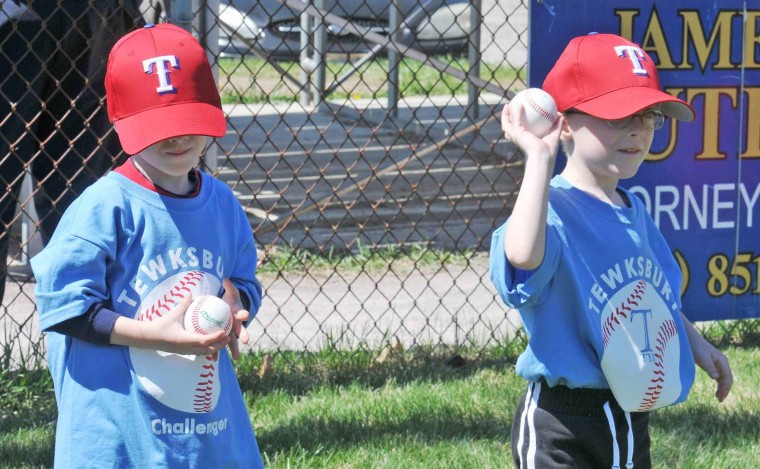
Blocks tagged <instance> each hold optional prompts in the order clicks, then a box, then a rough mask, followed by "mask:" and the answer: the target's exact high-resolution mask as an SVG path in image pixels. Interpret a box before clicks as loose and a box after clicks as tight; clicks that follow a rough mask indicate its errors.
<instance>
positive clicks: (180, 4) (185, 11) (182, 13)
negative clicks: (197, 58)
mask: <svg viewBox="0 0 760 469" xmlns="http://www.w3.org/2000/svg"><path fill="white" fill-rule="evenodd" d="M169 19H170V20H171V22H172V23H173V24H175V25H177V26H179V27H180V28H182V29H185V30H187V32H189V33H191V34H192V32H193V0H174V1H172V3H171V18H169Z"/></svg>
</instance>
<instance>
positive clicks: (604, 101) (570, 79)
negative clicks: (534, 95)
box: [543, 33, 695, 121]
mask: <svg viewBox="0 0 760 469" xmlns="http://www.w3.org/2000/svg"><path fill="white" fill-rule="evenodd" d="M543 89H544V91H546V92H547V93H549V94H550V95H551V96H552V97H553V98H554V101H555V102H556V103H557V110H558V111H560V112H564V111H566V110H568V109H570V108H574V109H578V110H579V111H582V112H585V113H586V114H591V115H592V116H595V117H598V118H600V119H622V118H623V117H628V116H630V115H632V114H636V113H637V112H639V111H640V110H642V109H644V108H647V107H649V106H652V105H653V104H660V105H661V106H660V109H661V110H662V112H663V113H665V115H666V116H668V117H672V118H674V119H678V120H683V121H691V120H694V117H695V113H694V109H692V107H691V106H690V105H689V104H688V103H686V102H685V101H682V100H680V99H678V98H676V97H673V96H671V95H669V94H668V93H665V92H663V91H662V90H661V88H660V80H659V78H658V76H657V69H656V68H655V64H654V62H653V61H652V59H651V57H649V55H648V54H647V53H646V52H644V50H643V49H642V48H641V47H639V45H638V44H635V43H633V42H631V41H628V40H626V39H625V38H622V37H620V36H617V35H614V34H597V33H592V34H589V35H587V36H580V37H576V38H574V39H573V40H571V41H570V43H569V44H568V45H567V47H566V48H565V50H564V51H563V52H562V55H560V57H559V59H557V62H556V63H555V64H554V67H552V69H551V70H550V71H549V74H548V75H547V77H546V80H544V84H543Z"/></svg>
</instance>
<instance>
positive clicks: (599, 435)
mask: <svg viewBox="0 0 760 469" xmlns="http://www.w3.org/2000/svg"><path fill="white" fill-rule="evenodd" d="M649 448H650V440H649V413H647V412H626V411H624V410H623V409H621V408H620V406H619V405H618V403H617V401H616V400H615V398H614V396H613V395H612V392H611V391H609V390H607V389H571V388H568V387H566V386H554V387H551V388H550V387H549V386H547V385H546V383H530V384H529V386H528V391H527V393H526V394H525V396H523V398H522V400H521V401H520V405H519V406H518V407H517V410H516V411H515V418H514V422H513V424H512V455H513V457H514V461H515V464H516V465H517V467H519V468H531V469H533V468H536V469H544V468H608V469H609V468H636V469H645V468H650V467H651V466H652V462H651V457H650V453H649Z"/></svg>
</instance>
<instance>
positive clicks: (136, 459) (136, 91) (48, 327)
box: [32, 24, 262, 468]
mask: <svg viewBox="0 0 760 469" xmlns="http://www.w3.org/2000/svg"><path fill="white" fill-rule="evenodd" d="M105 81H106V96H107V105H108V115H109V118H110V119H111V122H113V123H114V126H115V128H116V130H117V132H118V135H119V140H120V141H121V144H122V146H123V148H124V150H125V151H126V152H127V153H128V154H130V155H133V156H132V157H131V158H130V159H129V160H128V161H127V162H126V163H125V164H123V165H122V166H120V167H118V168H117V169H115V170H114V171H112V172H110V173H109V174H107V175H106V176H105V177H103V178H102V179H100V180H99V181H97V182H96V183H95V184H93V185H92V186H91V187H90V188H88V189H87V190H86V191H85V192H83V193H82V195H81V196H80V197H79V198H78V199H77V200H76V201H75V202H74V203H73V204H72V205H71V206H70V207H69V209H68V210H67V211H66V213H65V215H64V216H63V218H62V220H61V222H60V224H59V225H58V228H57V229H56V231H55V234H54V235H53V237H52V239H51V241H50V243H49V244H48V246H47V247H46V248H45V249H44V250H43V251H42V252H41V253H40V254H38V255H37V256H35V257H34V258H33V259H32V267H33V269H34V274H35V277H36V279H37V287H36V295H37V306H38V309H39V312H40V326H41V328H42V329H43V330H45V331H47V333H48V334H47V347H48V363H49V367H50V371H51V374H52V376H53V381H54V384H55V394H56V401H57V404H58V425H57V429H56V445H55V466H56V467H62V468H71V467H199V468H209V467H254V468H255V467H262V462H261V455H260V453H259V449H258V445H257V443H256V438H255V436H254V432H253V428H252V427H251V422H250V418H249V415H248V412H247V409H246V405H245V403H244V401H243V397H242V394H241V391H240V387H239V385H238V382H237V378H236V376H235V373H234V370H233V368H232V362H231V360H230V355H232V358H238V356H239V354H240V351H239V348H238V341H239V342H241V343H247V341H248V334H247V332H246V329H245V326H246V323H247V321H249V320H250V317H252V315H253V314H255V313H256V312H257V310H258V308H259V306H260V305H261V286H260V284H259V283H258V281H257V280H256V277H255V271H256V247H255V243H254V238H253V233H252V231H251V227H250V224H249V222H248V219H247V217H246V216H245V213H244V212H243V210H242V208H241V207H240V204H239V203H238V201H237V200H236V198H235V197H234V195H233V194H232V191H231V190H230V189H229V188H228V187H227V186H226V185H225V184H224V183H222V182H220V181H218V180H216V179H214V178H213V177H211V176H209V175H208V174H205V173H203V172H200V171H198V170H197V169H196V168H195V167H196V166H197V164H198V162H199V159H200V156H201V154H202V152H203V150H204V148H205V146H206V143H207V140H208V137H221V136H223V135H224V134H225V132H226V120H225V117H224V113H223V111H222V107H221V100H220V97H219V93H218V91H217V87H216V82H215V80H214V77H213V74H212V71H211V67H210V66H209V63H208V60H207V59H206V55H205V52H204V51H203V48H202V47H201V46H200V44H199V43H198V42H197V41H196V40H195V39H194V38H193V37H192V35H190V34H188V33H187V32H186V31H184V30H182V29H181V28H178V27H176V26H172V25H168V24H161V25H148V26H146V27H145V28H143V29H140V30H137V31H134V32H132V33H130V34H128V35H126V36H124V37H123V38H122V39H121V40H120V41H119V42H117V43H116V45H115V46H114V47H113V48H112V50H111V54H110V56H109V60H108V66H107V73H106V79H105ZM204 294H211V295H220V296H222V298H223V299H224V300H226V301H227V303H228V304H229V305H230V308H231V311H232V312H233V314H234V325H233V331H232V333H231V334H230V335H229V336H225V334H224V332H223V331H220V332H217V333H214V334H209V335H201V334H196V333H194V332H191V331H187V330H185V329H184V328H183V327H182V322H181V319H182V316H183V313H184V311H185V309H187V307H188V305H189V303H190V301H191V298H192V297H193V296H196V297H197V296H199V295H204ZM227 346H229V352H228V351H227V348H226V347H227Z"/></svg>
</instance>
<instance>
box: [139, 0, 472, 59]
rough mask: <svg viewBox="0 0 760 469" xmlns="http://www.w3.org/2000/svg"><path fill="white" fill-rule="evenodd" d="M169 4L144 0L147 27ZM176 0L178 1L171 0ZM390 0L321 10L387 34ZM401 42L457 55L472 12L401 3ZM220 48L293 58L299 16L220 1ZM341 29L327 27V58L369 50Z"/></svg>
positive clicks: (252, 2)
mask: <svg viewBox="0 0 760 469" xmlns="http://www.w3.org/2000/svg"><path fill="white" fill-rule="evenodd" d="M170 1H171V0H144V1H143V6H144V8H143V11H144V12H145V19H146V21H147V22H149V23H157V22H162V21H165V20H166V19H167V18H171V15H170V14H169V12H170V10H169V9H170V7H171V5H170ZM174 1H177V0H174ZM390 3H391V2H390V1H389V0H340V1H335V0H325V10H326V11H328V12H329V13H332V14H334V15H337V16H340V17H342V18H344V19H346V20H348V21H350V22H352V23H354V24H356V25H358V26H361V27H364V28H367V29H369V30H371V31H372V32H375V33H378V34H381V35H384V36H387V35H389V34H390V30H389V16H390ZM399 8H400V11H401V21H404V22H405V23H404V24H403V26H402V28H401V30H400V32H399V41H400V42H401V43H402V44H404V45H407V46H409V47H411V48H413V49H417V50H420V51H423V52H425V53H427V54H431V55H433V54H436V55H437V54H452V55H461V54H463V53H465V52H466V51H467V45H468V35H469V31H470V10H471V8H472V6H471V5H470V3H469V2H467V1H465V0H399ZM218 21H219V50H220V53H221V54H222V55H226V56H244V55H249V54H252V53H255V52H254V50H258V51H259V52H260V53H262V54H263V55H265V56H267V57H269V58H270V59H275V60H297V59H298V56H299V55H300V51H301V19H300V16H299V14H298V13H297V12H296V11H294V10H292V9H290V8H288V7H286V6H285V5H284V4H283V3H281V2H280V1H278V0H221V1H220V4H219V15H218ZM373 45H374V44H373V43H372V42H370V41H366V40H363V39H362V38H360V37H357V36H355V35H354V34H351V33H349V32H347V31H345V30H343V29H342V28H340V27H338V26H335V25H329V24H328V27H327V44H326V52H327V53H328V54H342V55H351V54H360V53H364V52H367V51H368V50H370V49H371V48H372V47H373Z"/></svg>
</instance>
